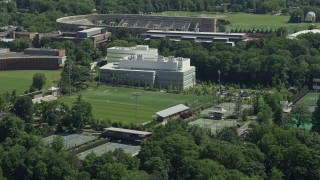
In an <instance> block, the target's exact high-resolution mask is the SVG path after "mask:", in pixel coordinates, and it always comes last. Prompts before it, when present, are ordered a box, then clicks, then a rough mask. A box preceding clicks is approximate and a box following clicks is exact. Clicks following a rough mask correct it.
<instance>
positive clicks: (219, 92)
mask: <svg viewBox="0 0 320 180" xmlns="http://www.w3.org/2000/svg"><path fill="white" fill-rule="evenodd" d="M218 74H219V95H220V93H221V83H220V74H221V72H220V70H218Z"/></svg>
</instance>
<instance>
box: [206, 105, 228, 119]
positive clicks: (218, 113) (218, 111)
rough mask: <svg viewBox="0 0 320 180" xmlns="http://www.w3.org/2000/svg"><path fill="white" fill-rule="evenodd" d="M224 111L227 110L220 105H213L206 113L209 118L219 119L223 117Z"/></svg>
mask: <svg viewBox="0 0 320 180" xmlns="http://www.w3.org/2000/svg"><path fill="white" fill-rule="evenodd" d="M226 112H227V111H226V110H225V109H223V108H222V107H214V108H213V110H210V111H209V113H208V115H209V118H212V119H218V120H221V119H224V115H225V113H226Z"/></svg>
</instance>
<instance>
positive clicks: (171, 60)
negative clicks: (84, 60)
mask: <svg viewBox="0 0 320 180" xmlns="http://www.w3.org/2000/svg"><path fill="white" fill-rule="evenodd" d="M195 71H196V69H195V67H194V66H190V59H189V58H182V57H178V58H175V57H172V56H170V57H163V56H157V57H144V56H143V55H141V54H138V55H130V56H127V57H125V58H122V59H121V60H120V61H119V63H108V64H107V65H105V66H103V67H101V68H100V80H101V81H103V82H109V83H119V84H129V85H133V86H141V87H145V86H148V87H158V88H165V89H167V88H170V87H171V88H173V89H186V88H188V87H191V86H193V85H194V83H195V75H196V74H195Z"/></svg>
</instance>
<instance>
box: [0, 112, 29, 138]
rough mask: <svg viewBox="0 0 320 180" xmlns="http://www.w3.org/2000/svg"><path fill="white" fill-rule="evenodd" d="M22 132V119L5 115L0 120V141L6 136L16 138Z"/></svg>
mask: <svg viewBox="0 0 320 180" xmlns="http://www.w3.org/2000/svg"><path fill="white" fill-rule="evenodd" d="M23 132H24V123H23V121H22V120H21V119H20V118H18V117H16V116H13V115H7V116H6V117H4V118H3V119H1V120H0V143H1V142H3V141H4V140H5V139H6V138H16V137H19V136H21V134H22V133H23Z"/></svg>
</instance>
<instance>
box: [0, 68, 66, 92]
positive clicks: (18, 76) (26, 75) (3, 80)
mask: <svg viewBox="0 0 320 180" xmlns="http://www.w3.org/2000/svg"><path fill="white" fill-rule="evenodd" d="M35 73H44V74H45V75H46V78H47V83H46V85H45V89H48V88H49V87H50V86H52V85H56V83H55V81H57V80H59V79H60V74H61V71H60V70H16V71H0V93H4V92H6V91H8V92H11V91H12V90H13V89H16V90H17V93H18V94H22V93H24V92H25V90H26V89H28V88H29V87H30V85H31V84H32V77H33V75H34V74H35Z"/></svg>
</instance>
